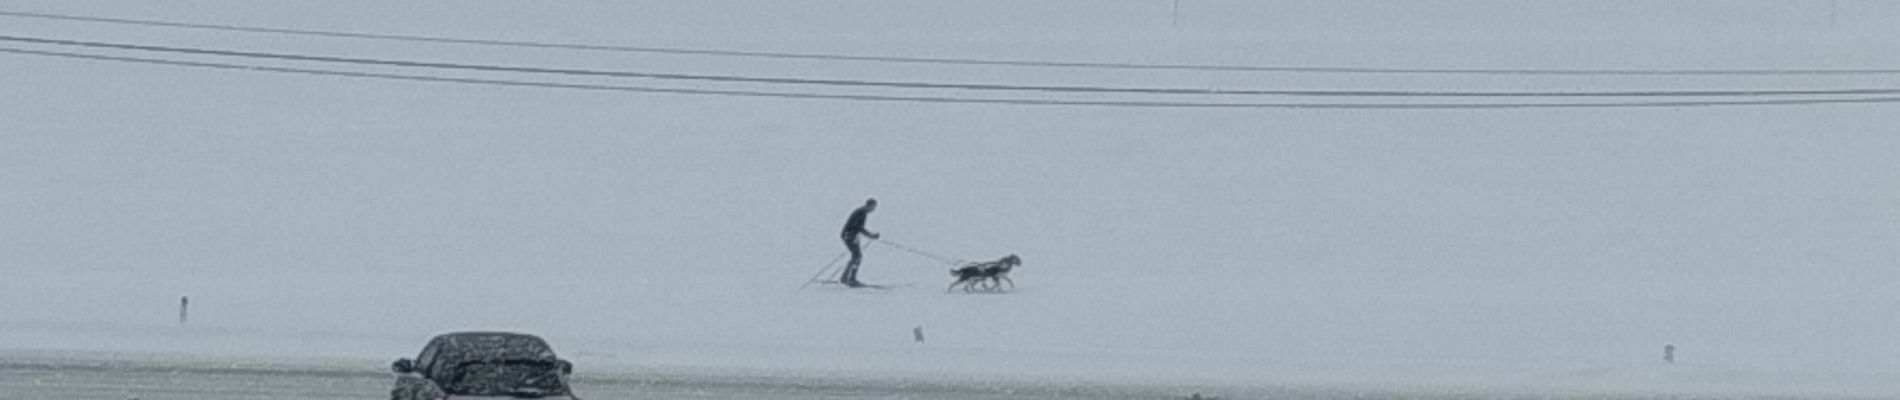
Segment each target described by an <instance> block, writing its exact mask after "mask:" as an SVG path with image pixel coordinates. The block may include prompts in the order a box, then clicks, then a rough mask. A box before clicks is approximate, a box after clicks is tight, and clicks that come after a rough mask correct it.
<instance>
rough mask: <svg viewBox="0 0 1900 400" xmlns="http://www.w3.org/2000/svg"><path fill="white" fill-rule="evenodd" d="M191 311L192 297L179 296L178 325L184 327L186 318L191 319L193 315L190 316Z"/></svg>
mask: <svg viewBox="0 0 1900 400" xmlns="http://www.w3.org/2000/svg"><path fill="white" fill-rule="evenodd" d="M190 309H191V296H178V324H179V325H184V324H185V321H186V318H188V317H190V315H191V314H189V313H190Z"/></svg>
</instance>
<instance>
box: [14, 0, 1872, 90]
mask: <svg viewBox="0 0 1900 400" xmlns="http://www.w3.org/2000/svg"><path fill="white" fill-rule="evenodd" d="M0 16H5V17H14V18H30V19H47V20H61V21H73V22H90V23H104V24H118V25H136V26H153V27H168V28H185V29H203V30H217V31H228V32H248V33H269V34H283V35H300V36H320V37H333V38H349V39H369V40H390V41H405V42H427V43H449V44H464V45H480V46H503V47H523V48H543V49H564V50H586V51H606V52H621V53H650V54H676V55H697V56H719V57H750V58H771V59H793V60H821V61H854V62H876V63H906V64H946V65H977V66H1004V67H1038V68H1094V69H1128V70H1180V71H1218V72H1277V73H1329V74H1434V75H1603V76H1618V75H1620V76H1671V75H1680V76H1689V75H1701V76H1719V75H1731V76H1750V75H1894V74H1900V69H1891V68H1889V69H1510V68H1492V69H1487V68H1369V67H1269V66H1248V65H1208V64H1143V63H1109V62H1069V61H1032V60H1001V59H978V58H933V57H896V56H860V55H847V54H827V53H790V52H767V51H735V50H711V49H694V48H682V47H650V46H607V45H588V44H574V43H554V42H533V41H513V40H489V39H465V38H452V37H440V36H415V35H392V34H377V33H361V32H342V31H323V30H306V29H285V28H264V27H254V26H240V25H222V24H204V23H189V22H173V21H159V20H144V19H127V18H108V17H93V16H81V15H67V14H51V13H35V12H22V11H6V10H0Z"/></svg>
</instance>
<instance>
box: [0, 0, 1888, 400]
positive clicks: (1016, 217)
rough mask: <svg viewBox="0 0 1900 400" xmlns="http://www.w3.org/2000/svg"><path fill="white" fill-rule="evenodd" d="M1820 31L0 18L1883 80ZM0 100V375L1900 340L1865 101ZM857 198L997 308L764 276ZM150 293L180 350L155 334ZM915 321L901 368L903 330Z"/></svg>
mask: <svg viewBox="0 0 1900 400" xmlns="http://www.w3.org/2000/svg"><path fill="white" fill-rule="evenodd" d="M1808 3H1814V4H1808ZM1823 3H1825V2H1807V3H1797V2H1782V1H1707V2H1695V1H1683V2H1669V3H1668V4H1666V5H1665V4H1648V3H1642V2H1601V1H1591V2H1585V1H1549V2H1517V1H1413V2H1372V1H1311V2H1304V1H1295V2H1218V1H1194V0H1185V1H1182V2H1180V4H1181V8H1180V9H1179V13H1178V14H1175V11H1174V9H1173V8H1172V5H1173V3H1172V2H1169V1H1109V2H1103V1H1040V2H1027V3H1025V2H1016V1H1000V0H997V1H960V2H882V1H861V2H852V1H831V2H807V1H798V2H748V1H723V2H722V1H695V2H652V3H648V2H615V3H611V4H608V3H602V4H587V5H553V4H539V3H536V4H527V3H514V2H491V1H480V2H472V1H464V2H455V3H454V4H448V3H443V4H418V3H410V2H400V3H391V2H372V1H329V2H308V3H300V4H265V3H258V2H238V1H228V0H224V1H214V0H206V1H174V2H164V3H162V4H160V3H145V2H129V1H97V2H87V3H85V4H84V5H80V4H74V3H71V2H59V1H33V0H27V1H12V2H8V3H6V5H4V6H0V9H4V10H7V11H26V12H47V13H63V14H82V15H93V16H102V17H119V18H139V19H157V20H167V21H180V22H195V23H214V24H234V25H245V26H267V27H276V28H292V29H315V30H340V31H352V32H374V33H385V34H403V35H425V36H444V37H454V38H478V39H502V40H523V41H541V42H562V43H586V44H600V45H638V46H667V47H684V48H716V49H731V50H754V51H791V52H815V53H840V54H865V55H891V56H911V57H940V58H996V59H1021V60H1062V61H1096V62H1135V63H1166V64H1234V65H1265V66H1350V67H1411V68H1501V69H1512V68H1524V69H1538V68H1557V69H1599V68H1601V69H1645V68H1654V69H1829V68H1837V69H1881V68H1895V66H1900V53H1894V52H1891V51H1884V50H1885V49H1891V48H1894V45H1895V44H1900V28H1895V27H1894V26H1891V24H1887V23H1885V22H1886V21H1891V20H1893V18H1895V17H1900V4H1889V3H1887V2H1877V1H1841V2H1838V6H1837V7H1836V9H1835V10H1833V11H1832V12H1830V10H1829V9H1828V6H1827V4H1823ZM1176 15H1178V17H1177V16H1176ZM0 35H12V36H31V37H47V38H65V39H77V40H96V41H105V42H121V43H135V44H147V45H164V46H181V47H203V48H212V49H227V50H247V51H265V52H278V53H300V54H316V55H331V56H350V57H376V58H389V59H401V60H418V61H423V60H426V61H442V62H461V63H478V64H504V65H518V66H536V67H557V68H589V69H608V70H637V71H650V72H667V73H693V74H728V75H753V76H771V77H801V78H820V79H878V80H904V81H931V82H969V83H1009V84H1040V85H1052V84H1065V85H1109V86H1155V87H1218V88H1244V89H1369V90H1377V89H1394V90H1558V91H1562V90H1647V89H1803V88H1821V89H1836V88H1885V87H1890V86H1891V85H1892V82H1893V79H1892V77H1893V76H1892V75H1826V76H1713V77H1710V76H1702V77H1694V76H1517V75H1511V76H1492V75H1480V76H1466V75H1363V74H1280V73H1257V72H1256V73H1243V72H1209V71H1150V70H1099V69H1047V68H1014V67H999V66H987V67H986V66H968V65H962V66H957V65H918V64H891V63H851V62H839V61H816V60H786V59H758V58H726V57H710V56H692V55H663V54H629V53H611V52H588V51H577V50H552V49H521V48H505V47H487V46H471V45H449V44H439V43H403V42H389V41H375V40H357V39H341V38H312V37H291V36H284V35H272V34H256V33H232V32H215V31H203V30H182V29H175V28H161V27H138V26H125V25H110V24H86V23H77V22H70V21H47V20H37V19H22V18H12V17H0ZM0 46H10V47H17V48H26V49H38V50H62V51H63V50H69V49H65V48H59V47H55V46H49V45H27V44H18V43H10V42H9V43H0ZM80 51H85V52H93V53H98V54H106V53H109V52H108V51H104V50H96V49H95V50H80ZM110 54H120V55H134V54H136V55H139V56H162V57H177V58H180V59H191V60H213V58H211V57H206V56H169V55H163V54H158V55H154V54H147V53H131V52H125V53H110ZM218 60H222V59H218ZM240 62H247V63H257V64H268V65H273V66H290V67H312V66H317V65H316V64H314V63H298V62H283V61H276V62H273V61H256V60H245V61H240ZM342 68H345V69H350V70H354V71H364V72H392V73H437V72H435V71H427V70H417V69H402V68H393V67H365V66H354V67H342ZM0 71H3V72H4V73H0V88H4V93H5V95H4V96H0V351H7V352H8V353H5V354H6V355H7V357H8V359H9V360H14V359H15V357H26V355H35V356H34V357H41V358H46V359H52V360H67V361H59V362H71V361H70V360H73V359H79V360H86V359H92V358H100V357H103V358H108V359H112V358H119V357H120V355H124V356H123V357H129V358H131V359H134V361H128V362H154V363H160V364H163V363H164V361H163V360H168V359H170V358H173V357H182V358H198V357H202V358H211V359H245V360H256V359H267V360H279V362H283V363H286V364H295V365H306V364H308V365H332V366H333V365H345V366H349V367H344V368H345V369H349V368H355V366H361V368H363V370H364V371H369V372H367V373H376V372H377V371H381V370H382V368H383V366H385V365H386V364H387V362H388V361H389V360H393V359H394V358H396V357H402V356H413V354H414V353H415V352H416V351H417V350H418V349H419V348H420V346H421V345H422V344H423V342H424V341H426V340H427V339H428V337H430V336H431V335H433V334H436V333H440V332H446V331H454V330H469V329H509V330H521V331H526V332H531V333H536V334H540V335H543V336H545V337H547V338H549V339H550V340H551V341H552V342H553V343H554V344H555V346H556V348H557V350H559V351H561V352H562V353H563V354H564V355H565V356H567V357H569V358H572V359H574V360H575V361H576V363H577V364H578V365H579V366H580V367H581V369H582V371H583V373H584V374H596V375H593V376H594V377H596V378H598V379H610V378H612V377H613V376H617V374H614V373H609V372H612V371H628V373H629V374H632V373H634V372H653V371H669V372H672V373H681V374H687V375H693V376H700V377H715V378H716V379H725V378H717V377H746V376H785V375H789V376H820V377H870V378H877V379H889V380H892V381H903V380H922V381H925V382H940V381H941V380H958V379H971V380H977V381H983V382H1039V381H1042V382H1094V383H1096V384H1118V385H1128V384H1136V385H1139V384H1152V385H1213V386H1218V387H1229V388H1231V387H1255V388H1268V387H1307V386H1315V387H1324V388H1329V389H1327V390H1335V389H1336V390H1337V391H1329V392H1327V393H1351V392H1354V391H1364V392H1382V391H1409V390H1417V391H1416V392H1407V393H1446V392H1457V393H1464V392H1465V391H1478V392H1484V393H1507V394H1524V395H1530V396H1536V395H1589V394H1601V393H1614V394H1624V395H1630V396H1642V395H1707V396H1731V395H1770V396H1794V397H1831V396H1867V397H1885V396H1895V395H1900V383H1895V382H1900V361H1896V360H1900V345H1896V344H1895V342H1894V340H1893V339H1891V334H1892V333H1893V332H1895V331H1896V328H1900V323H1896V322H1895V321H1900V318H1896V317H1900V314H1896V311H1895V310H1900V308H1896V307H1895V306H1896V304H1895V301H1894V298H1893V296H1892V293H1895V292H1896V289H1900V275H1895V274H1893V273H1892V271H1893V268H1894V267H1895V266H1896V262H1900V250H1896V249H1900V247H1896V246H1894V244H1895V243H1900V179H1896V178H1900V172H1897V171H1900V135H1895V133H1896V132H1900V129H1896V128H1900V118H1895V117H1893V116H1894V115H1900V114H1896V113H1895V111H1896V107H1900V105H1891V104H1866V105H1826V106H1800V107H1733V108H1695V107H1678V108H1637V109H1591V110H1460V111H1417V110H1413V111H1391V110H1357V111H1348V110H1331V111H1325V110H1202V109H1122V108H1098V107H1016V106H998V105H953V104H918V103H877V102H857V101H810V100H804V101H801V100H786V99H760V98H733V97H710V96H683V95H657V94H633V93H611V92H586V91H569V90H553V89H525V88H508V87H492V86H474V85H458V84H446V83H423V82H399V81H377V80H362V79H348V78H338V77H317V76H302V75H286V74H274V73H269V72H263V71H224V70H204V69H187V68H179V67H166V66H152V65H134V64H121V63H108V62H101V61H80V60H68V59H55V58H43V57H31V56H26V55H18V54H0ZM441 73H442V74H448V75H454V76H462V77H479V78H509V79H512V78H517V77H522V75H509V74H501V73H475V72H441ZM529 78H534V77H529ZM534 79H546V80H550V81H559V82H568V83H611V84H639V85H653V86H661V87H674V88H695V89H758V88H764V87H762V86H759V85H753V84H734V83H692V82H649V81H640V80H632V79H609V78H580V77H549V78H534ZM771 89H774V90H796V91H818V92H824V93H829V94H897V95H909V94H929V95H944V94H950V95H964V93H957V92H950V93H945V92H920V91H905V90H898V89H873V88H856V89H851V88H802V87H800V88H780V87H773V88H771ZM969 95H973V96H974V95H983V96H996V97H1003V98H1044V97H1038V96H1045V97H1046V96H1057V95H1044V94H982V93H976V94H969ZM1062 96H1067V97H1062V98H1079V97H1078V96H1076V95H1062ZM1188 99H1192V100H1209V99H1210V97H1206V96H1201V97H1189V98H1188ZM1215 99H1217V98H1215ZM1270 100H1272V101H1282V100H1285V101H1323V100H1324V99H1322V100H1313V99H1291V100H1288V99H1270ZM1324 101H1330V100H1324ZM866 197H877V198H878V199H879V200H880V202H881V203H882V205H881V206H880V209H879V210H878V211H877V212H876V213H874V214H873V215H872V216H871V219H870V224H869V226H870V228H871V229H873V230H876V231H879V232H882V233H884V235H885V238H886V239H889V240H892V241H894V242H896V243H901V244H905V245H909V246H914V247H917V248H920V249H924V250H926V251H930V252H934V253H940V254H942V255H945V256H949V257H959V258H966V259H994V258H997V257H1001V256H1003V255H1005V254H1010V253H1016V254H1021V255H1022V256H1023V258H1024V260H1025V265H1024V267H1022V269H1021V270H1019V271H1017V273H1016V275H1015V279H1016V281H1017V282H1018V283H1019V284H1020V288H1019V289H1018V290H1016V291H1014V292H1012V293H1009V294H998V295H968V294H944V293H943V292H942V287H943V285H946V284H948V283H949V278H948V276H947V275H946V273H945V272H946V269H947V268H948V266H947V265H944V264H941V263H938V262H936V261H933V260H930V259H928V258H924V257H919V256H916V255H913V254H910V253H906V252H903V251H900V250H897V249H895V248H891V247H886V246H880V245H876V244H872V245H869V247H868V249H869V250H868V255H867V261H866V264H865V267H864V271H863V277H864V279H865V280H867V281H872V282H887V283H900V284H912V286H906V287H900V288H898V289H896V290H892V291H888V292H864V291H858V292H852V291H843V290H839V289H835V288H816V289H811V290H804V291H800V290H797V289H798V287H799V285H800V284H801V283H803V282H804V280H805V279H806V277H808V276H810V275H811V274H813V273H814V272H817V271H818V269H819V268H821V267H823V266H824V265H825V262H826V261H828V260H831V259H832V258H833V257H834V256H836V255H837V254H838V252H839V251H842V248H841V246H840V245H839V244H838V243H837V239H836V237H837V236H836V233H837V232H836V230H837V229H838V227H839V225H841V224H842V223H843V219H844V217H845V215H846V214H847V213H848V212H850V211H851V209H852V208H853V207H855V206H856V205H857V204H859V203H860V202H862V201H863V199H864V198H866ZM187 295H188V296H190V299H191V304H192V307H191V313H192V316H191V322H190V323H189V324H187V325H185V326H179V324H178V323H177V322H176V318H177V314H176V313H177V305H178V300H179V297H180V296H187ZM917 327H922V329H923V331H924V333H925V336H926V338H927V340H926V341H925V342H922V343H918V342H915V341H913V338H912V330H913V329H914V328H917ZM1665 345H1674V346H1676V347H1677V349H1678V350H1677V354H1676V355H1677V363H1675V364H1666V363H1663V362H1662V360H1661V358H1662V348H1663V346H1665ZM98 352H106V353H98ZM49 354H50V355H49ZM100 354H105V355H100ZM148 358H151V359H156V360H160V361H151V360H148ZM339 359H340V360H346V361H325V360H339ZM138 360H146V361H138ZM351 370H352V371H355V369H351ZM679 371H689V372H679ZM690 371H718V372H707V373H703V374H698V375H694V374H695V373H693V372H690ZM734 371H739V372H734ZM715 378H707V379H715ZM0 379H9V378H7V377H4V376H0ZM734 379H739V378H734ZM905 382H912V381H905ZM893 387H902V386H901V385H899V386H893ZM375 390H383V388H382V387H380V386H379V387H375V388H372V390H371V392H373V391H375ZM1261 393H1266V392H1261ZM1233 396H1241V395H1238V394H1237V395H1233ZM1315 396H1317V395H1315ZM1341 396H1346V395H1343V394H1342V395H1341ZM1230 397H1232V396H1230Z"/></svg>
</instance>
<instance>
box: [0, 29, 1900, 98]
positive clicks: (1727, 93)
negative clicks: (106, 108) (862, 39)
mask: <svg viewBox="0 0 1900 400" xmlns="http://www.w3.org/2000/svg"><path fill="white" fill-rule="evenodd" d="M0 41H10V42H21V43H36V44H47V45H57V46H77V47H93V48H106V49H119V50H137V51H149V52H163V53H181V54H197V55H212V56H226V57H242V58H261V59H277V60H293V61H312V62H327V63H347V64H365V65H383V66H397V67H417V68H439V69H458V70H472V71H487V72H516V73H534V74H557V75H579V76H606V77H617V78H642V79H657V80H692V81H713V82H744V83H769V84H792V85H819V86H855V87H883V88H907V89H957V90H990V91H1032V92H1071V93H1128V94H1159V95H1229V96H1231V95H1273V96H1315V97H1753V96H1842V95H1891V94H1900V89H1895V88H1856V89H1827V90H1814V89H1811V90H1637V91H1424V90H1250V89H1205V88H1159V87H1108V86H1058V85H1003V84H973V83H938V82H915V81H870V80H851V79H805V78H776V77H753V76H736V75H703V74H676V73H655V72H639V71H604V70H585V69H567V68H543V67H517V66H502V65H483V64H460V63H445V62H429V61H406V60H390V59H375V58H355V57H334V56H314V55H302V54H286V53H267V52H249V51H233V50H217V49H205V48H186V47H167V46H151V45H135V44H123V43H105V42H92V41H78V40H66V39H47V38H36V37H23V36H6V35H0Z"/></svg>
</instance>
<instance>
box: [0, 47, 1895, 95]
mask: <svg viewBox="0 0 1900 400" xmlns="http://www.w3.org/2000/svg"><path fill="white" fill-rule="evenodd" d="M0 53H11V54H24V55H36V56H45V57H58V58H67V59H84V60H95V61H115V62H124V63H139V64H152V65H168V66H179V67H195V68H209V69H220V70H243V71H262V72H277V73H287V74H304V75H318V76H335V77H350V78H365V79H383V80H400V81H418V82H436V83H454V84H470V85H488V86H505V87H531V88H548V89H574V90H591V91H612V92H634V93H664V94H685V95H704V96H726V97H754V98H779V99H805V100H854V101H879V102H909V103H956V104H993V105H1025V106H1093V107H1136V108H1221V109H1334V110H1354V109H1357V110H1455V109H1533V108H1656V107H1663V108H1669V107H1719V106H1778V105H1821V104H1880V103H1900V96H1880V97H1858V98H1832V99H1777V100H1706V101H1643V102H1598V103H1298V102H1294V103H1200V102H1174V101H1071V100H1038V99H997V98H969V97H948V96H940V97H931V96H881V95H850V94H825V93H810V92H765V91H746V90H704V89H679V88H662V87H649V86H626V85H596V84H578V83H558V82H537V81H519V80H503V79H479V78H456V77H443V76H428V75H407V74H387V73H373V72H353V71H339V70H325V69H312V68H286V67H271V66H258V65H243V64H230V63H214V62H199V61H180V60H167V59H156V58H142V57H122V56H106V55H95V54H80V53H69V52H56V51H41V50H30V49H19V48H8V47H0Z"/></svg>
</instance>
